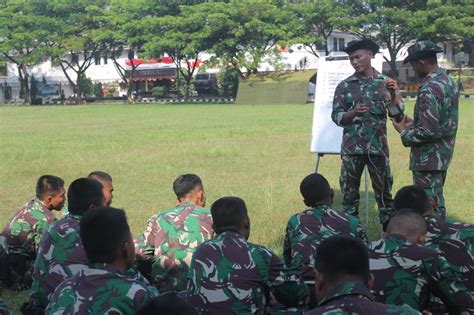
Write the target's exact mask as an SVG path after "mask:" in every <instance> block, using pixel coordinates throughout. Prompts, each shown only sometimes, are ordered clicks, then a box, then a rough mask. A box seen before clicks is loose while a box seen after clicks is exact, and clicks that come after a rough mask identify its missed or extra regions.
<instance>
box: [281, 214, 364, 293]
mask: <svg viewBox="0 0 474 315" xmlns="http://www.w3.org/2000/svg"><path fill="white" fill-rule="evenodd" d="M340 234H343V235H349V236H353V237H357V238H360V239H361V240H363V241H364V242H365V243H367V241H368V240H367V235H366V234H365V230H364V227H363V226H362V225H361V224H360V222H359V219H358V218H357V217H355V216H352V215H348V214H345V213H342V212H338V211H336V210H333V209H331V208H330V207H329V206H327V205H318V206H316V207H315V208H312V209H308V210H306V211H303V212H301V213H296V214H294V215H293V216H292V217H291V218H290V220H289V221H288V225H287V227H286V234H285V242H284V245H283V258H284V260H285V263H286V265H287V266H288V267H291V268H294V269H297V270H300V271H301V275H302V277H303V279H304V281H305V282H306V283H308V284H314V280H315V279H314V260H313V259H312V257H314V255H315V254H316V248H317V247H318V246H319V244H320V243H321V242H322V241H323V240H324V239H326V238H328V237H331V236H334V235H340Z"/></svg>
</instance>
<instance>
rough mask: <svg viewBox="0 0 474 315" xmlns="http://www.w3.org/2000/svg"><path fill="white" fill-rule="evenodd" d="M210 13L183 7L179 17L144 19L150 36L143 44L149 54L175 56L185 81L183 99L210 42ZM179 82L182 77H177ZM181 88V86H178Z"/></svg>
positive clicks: (187, 95) (152, 55)
mask: <svg viewBox="0 0 474 315" xmlns="http://www.w3.org/2000/svg"><path fill="white" fill-rule="evenodd" d="M206 15H207V12H205V11H201V10H192V7H188V6H183V7H181V11H180V12H179V15H177V16H171V15H167V16H163V17H153V18H149V19H144V20H143V22H144V25H143V27H145V28H147V31H148V33H149V34H152V35H150V36H149V37H148V38H147V42H146V44H145V45H144V46H143V48H144V50H145V54H146V55H147V56H148V57H156V56H161V55H163V54H167V55H168V56H170V57H171V58H172V59H173V62H174V64H175V66H176V68H177V70H178V76H179V75H181V76H182V77H183V78H184V81H185V89H184V98H185V99H187V98H189V95H190V86H191V80H192V77H193V75H194V72H195V71H196V69H197V66H198V60H199V53H200V52H202V51H204V50H206V48H207V45H206V44H208V39H209V38H208V37H207V32H205V31H204V28H205V25H206V20H207V19H206ZM177 81H178V82H179V77H178V78H177ZM178 91H179V88H178Z"/></svg>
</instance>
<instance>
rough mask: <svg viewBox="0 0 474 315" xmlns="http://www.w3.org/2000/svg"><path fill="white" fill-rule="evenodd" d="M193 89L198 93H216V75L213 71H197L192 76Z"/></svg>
mask: <svg viewBox="0 0 474 315" xmlns="http://www.w3.org/2000/svg"><path fill="white" fill-rule="evenodd" d="M194 89H195V90H196V92H197V93H198V94H199V95H202V94H208V95H215V94H216V93H217V76H216V74H215V73H198V74H196V77H195V78H194Z"/></svg>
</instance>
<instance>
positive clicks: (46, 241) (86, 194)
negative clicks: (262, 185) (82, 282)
mask: <svg viewBox="0 0 474 315" xmlns="http://www.w3.org/2000/svg"><path fill="white" fill-rule="evenodd" d="M67 199H68V208H69V214H68V215H66V216H65V217H64V218H62V219H60V220H58V221H56V222H55V223H53V224H51V225H50V226H49V227H48V229H47V230H46V232H45V233H44V235H43V239H42V241H41V244H40V247H39V250H38V256H37V257H36V260H35V263H34V271H33V284H32V286H31V290H30V302H29V305H28V306H25V307H27V308H28V309H30V310H32V309H44V308H46V305H48V300H49V298H50V296H51V294H53V292H54V289H56V287H57V286H58V285H59V284H60V283H61V282H62V281H63V280H64V279H66V278H69V277H71V276H73V275H75V274H77V273H79V272H80V271H81V270H83V269H84V268H87V266H88V264H89V260H88V259H87V256H86V253H85V251H84V247H83V246H82V241H81V238H80V237H79V222H80V220H81V218H82V216H83V215H84V214H85V213H86V212H87V211H89V210H90V209H92V208H95V207H103V206H105V202H104V195H103V193H102V185H101V184H100V183H99V182H98V181H96V180H94V179H89V178H79V179H76V180H75V181H73V182H72V183H71V185H70V186H69V189H68V192H67Z"/></svg>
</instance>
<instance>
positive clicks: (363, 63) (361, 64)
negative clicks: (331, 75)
mask: <svg viewBox="0 0 474 315" xmlns="http://www.w3.org/2000/svg"><path fill="white" fill-rule="evenodd" d="M349 60H350V62H351V65H352V67H353V68H354V70H355V71H356V72H357V73H364V72H365V71H367V70H368V69H370V68H372V64H371V61H372V52H371V51H369V50H363V49H361V50H356V51H353V52H351V53H350V54H349Z"/></svg>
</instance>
